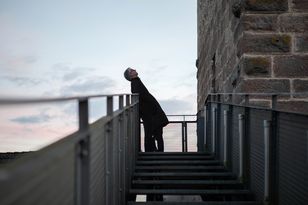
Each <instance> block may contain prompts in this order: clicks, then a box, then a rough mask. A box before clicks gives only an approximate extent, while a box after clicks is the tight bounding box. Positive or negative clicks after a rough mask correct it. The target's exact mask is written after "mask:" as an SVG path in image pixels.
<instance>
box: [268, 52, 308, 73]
mask: <svg viewBox="0 0 308 205" xmlns="http://www.w3.org/2000/svg"><path fill="white" fill-rule="evenodd" d="M273 70H274V76H275V77H286V78H294V77H308V55H307V56H276V57H274V67H273Z"/></svg>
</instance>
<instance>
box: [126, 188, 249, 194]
mask: <svg viewBox="0 0 308 205" xmlns="http://www.w3.org/2000/svg"><path fill="white" fill-rule="evenodd" d="M129 194H163V195H251V192H250V191H249V190H245V189H244V190H243V189H241V190H237V189H235V190H232V189H227V190H219V189H216V190H215V189H203V190H200V189H130V190H129Z"/></svg>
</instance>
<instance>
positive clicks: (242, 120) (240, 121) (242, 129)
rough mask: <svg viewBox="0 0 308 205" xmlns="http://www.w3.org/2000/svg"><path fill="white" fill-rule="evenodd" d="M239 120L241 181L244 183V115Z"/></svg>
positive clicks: (240, 115)
mask: <svg viewBox="0 0 308 205" xmlns="http://www.w3.org/2000/svg"><path fill="white" fill-rule="evenodd" d="M238 120H239V155H240V156H239V179H240V181H243V173H244V166H243V162H244V152H243V140H244V115H243V114H239V115H238Z"/></svg>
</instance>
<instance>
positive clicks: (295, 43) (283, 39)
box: [197, 0, 308, 109]
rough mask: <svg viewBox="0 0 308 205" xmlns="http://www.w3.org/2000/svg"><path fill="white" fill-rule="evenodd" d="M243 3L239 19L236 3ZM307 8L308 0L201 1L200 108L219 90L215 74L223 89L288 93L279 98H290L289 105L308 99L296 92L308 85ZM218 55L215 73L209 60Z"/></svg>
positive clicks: (259, 101)
mask: <svg viewBox="0 0 308 205" xmlns="http://www.w3.org/2000/svg"><path fill="white" fill-rule="evenodd" d="M239 2H242V3H243V4H241V7H240V8H241V9H242V10H241V11H239V10H236V12H237V14H238V15H237V16H239V14H240V13H241V16H240V18H236V17H235V16H234V12H232V11H234V9H233V10H232V6H233V5H234V4H235V3H239ZM307 8H308V0H228V1H227V0H198V59H199V64H198V77H197V79H198V88H197V89H198V109H201V108H203V106H204V101H205V98H206V96H207V94H208V93H209V92H212V91H213V90H214V89H212V86H213V81H212V79H213V77H212V76H214V78H215V79H216V81H215V84H214V86H215V88H216V91H219V92H220V91H222V92H228V93H239V92H248V93H255V92H257V93H281V92H288V93H290V95H284V96H283V97H281V96H280V97H278V101H291V102H290V103H289V104H290V106H292V100H302V99H303V98H305V100H306V101H307V99H308V96H304V97H303V96H300V97H297V96H295V95H294V92H300V91H303V90H305V89H306V86H307V82H306V81H305V80H304V78H305V77H307V76H308V74H307V72H308V67H307V65H308V60H307V57H305V55H307V54H306V53H308V45H307V44H308V43H307V41H308V40H307V38H308V37H307V36H308V20H307V19H308V12H307ZM246 54H247V55H246ZM214 55H215V57H216V65H217V67H216V69H215V73H213V70H212V66H211V63H210V62H211V60H212V58H213V56H214ZM299 56H301V57H299ZM240 59H241V61H240ZM274 68H275V70H274ZM272 69H273V70H272ZM281 78H282V79H281ZM298 78H300V79H301V80H295V79H298ZM307 78H308V77H307ZM291 83H292V86H291ZM291 89H292V90H291ZM294 98H296V99H294ZM234 99H235V100H234V103H241V102H242V101H243V99H242V98H240V97H238V98H234ZM251 99H255V101H256V106H263V105H264V106H267V105H269V102H270V97H269V96H262V97H260V95H255V96H253V95H252V96H251ZM286 104H287V103H286ZM283 106H285V108H286V109H288V105H285V104H283ZM302 106H303V105H302ZM299 108H300V107H299ZM305 109H307V105H306V108H305Z"/></svg>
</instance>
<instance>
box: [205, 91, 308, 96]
mask: <svg viewBox="0 0 308 205" xmlns="http://www.w3.org/2000/svg"><path fill="white" fill-rule="evenodd" d="M209 95H259V96H273V95H308V92H297V93H290V92H281V93H209V94H208V96H209Z"/></svg>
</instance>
